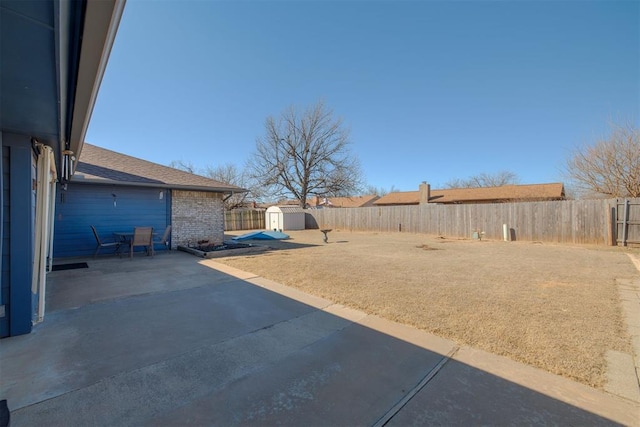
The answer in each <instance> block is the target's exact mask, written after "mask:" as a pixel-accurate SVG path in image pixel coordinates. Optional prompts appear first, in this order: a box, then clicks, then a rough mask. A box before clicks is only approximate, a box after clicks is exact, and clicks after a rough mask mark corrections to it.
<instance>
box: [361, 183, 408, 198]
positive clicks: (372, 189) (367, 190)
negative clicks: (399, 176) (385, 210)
mask: <svg viewBox="0 0 640 427" xmlns="http://www.w3.org/2000/svg"><path fill="white" fill-rule="evenodd" d="M398 191H400V190H398V189H397V188H396V187H395V185H392V186H391V187H390V188H389V189H388V190H387V189H386V188H384V187H376V186H375V185H366V186H365V187H364V189H363V191H362V195H363V196H368V195H373V196H380V197H382V196H385V195H387V194H389V193H397V192H398Z"/></svg>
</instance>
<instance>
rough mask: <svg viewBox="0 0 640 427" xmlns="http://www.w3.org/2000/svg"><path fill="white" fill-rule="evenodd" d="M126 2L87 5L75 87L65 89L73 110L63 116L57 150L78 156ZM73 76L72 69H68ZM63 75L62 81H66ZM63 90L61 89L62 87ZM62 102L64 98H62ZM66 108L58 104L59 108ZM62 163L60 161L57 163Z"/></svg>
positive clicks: (107, 1)
mask: <svg viewBox="0 0 640 427" xmlns="http://www.w3.org/2000/svg"><path fill="white" fill-rule="evenodd" d="M125 3H126V0H101V1H88V2H86V10H85V17H84V26H83V30H82V42H81V46H80V54H79V58H77V74H76V79H75V82H74V83H75V87H73V88H71V87H69V88H67V92H68V93H69V94H70V96H69V97H68V98H67V99H66V101H67V102H72V103H73V104H72V106H73V108H72V109H71V110H70V111H69V115H68V116H67V117H66V119H67V121H68V123H66V124H65V125H66V126H64V128H66V129H68V131H65V133H67V132H68V135H66V138H61V140H60V145H61V146H60V149H61V150H65V149H69V150H71V151H72V152H73V153H74V154H75V157H76V158H79V157H80V152H81V151H82V145H83V143H84V139H85V136H86V133H87V129H88V126H89V120H90V119H91V114H92V112H93V107H94V105H95V101H96V97H97V95H98V90H99V89H100V84H101V83H102V77H103V76H104V72H105V69H106V66H107V61H108V59H109V55H110V53H111V48H112V46H113V42H114V40H115V37H116V33H117V29H118V25H119V24H120V19H121V17H122V12H123V10H124V6H125ZM68 72H69V73H73V72H74V70H68ZM65 77H66V76H62V75H61V78H65ZM63 87H64V86H63ZM62 98H63V99H65V97H62ZM66 107H67V106H65V105H61V108H66ZM60 161H61V160H60Z"/></svg>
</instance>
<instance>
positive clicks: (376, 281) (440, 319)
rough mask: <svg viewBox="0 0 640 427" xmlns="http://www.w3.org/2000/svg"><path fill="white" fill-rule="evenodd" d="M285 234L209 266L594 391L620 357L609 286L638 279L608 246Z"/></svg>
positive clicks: (617, 317)
mask: <svg viewBox="0 0 640 427" xmlns="http://www.w3.org/2000/svg"><path fill="white" fill-rule="evenodd" d="M239 234H242V232H234V233H231V234H230V235H239ZM288 234H289V235H290V236H291V239H289V240H286V241H279V242H276V241H261V242H257V241H255V242H254V243H260V244H264V245H269V246H272V247H274V248H275V249H277V250H273V251H268V252H262V253H259V254H254V255H249V256H237V257H226V258H219V259H217V261H220V262H222V263H224V264H227V265H230V266H233V267H236V268H240V269H242V270H245V271H249V272H252V273H255V274H257V275H260V276H263V277H266V278H268V279H271V280H275V281H277V282H280V283H283V284H286V285H288V286H292V287H295V288H298V289H301V290H303V291H306V292H308V293H311V294H315V295H318V296H321V297H324V298H327V299H329V300H332V301H334V302H337V303H340V304H344V305H347V306H350V307H353V308H356V309H360V310H363V311H365V312H367V313H370V314H376V315H379V316H382V317H385V318H387V319H390V320H394V321H397V322H402V323H406V324H409V325H413V326H415V327H418V328H420V329H423V330H425V331H428V332H431V333H433V334H436V335H439V336H442V337H445V338H449V339H452V340H454V341H456V342H458V343H461V344H466V345H469V346H473V347H476V348H481V349H483V350H487V351H489V352H492V353H496V354H500V355H504V356H507V357H510V358H512V359H514V360H518V361H521V362H524V363H528V364H530V365H533V366H536V367H539V368H542V369H545V370H547V371H549V372H552V373H555V374H560V375H563V376H566V377H569V378H572V379H575V380H578V381H580V382H583V383H585V384H588V385H591V386H595V387H603V385H604V382H605V378H606V361H605V353H606V351H607V350H617V351H621V352H626V353H630V352H631V348H630V341H629V336H628V333H627V330H626V327H625V326H624V322H623V319H622V314H621V306H620V302H619V297H618V291H617V288H616V283H615V279H616V278H631V277H636V276H637V275H638V271H637V270H636V269H635V267H634V266H633V264H632V262H631V261H630V259H629V257H628V256H627V255H626V254H625V251H624V250H621V249H619V248H595V247H576V246H560V245H551V244H540V243H530V242H527V243H525V242H509V243H507V242H499V241H484V240H483V241H477V240H454V239H442V238H436V237H432V236H426V235H420V234H408V233H393V234H386V233H356V232H340V231H333V232H331V233H330V234H329V243H328V244H324V243H323V242H322V234H321V233H320V232H319V231H318V230H305V231H297V232H296V231H292V232H288Z"/></svg>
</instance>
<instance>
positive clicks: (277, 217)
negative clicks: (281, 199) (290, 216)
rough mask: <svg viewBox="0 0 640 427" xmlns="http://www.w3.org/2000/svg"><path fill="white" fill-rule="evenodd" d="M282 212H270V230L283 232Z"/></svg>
mask: <svg viewBox="0 0 640 427" xmlns="http://www.w3.org/2000/svg"><path fill="white" fill-rule="evenodd" d="M282 216H283V215H282V212H269V223H268V224H267V225H268V228H269V230H282V228H283V227H282V222H283V221H282Z"/></svg>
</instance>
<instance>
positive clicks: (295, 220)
mask: <svg viewBox="0 0 640 427" xmlns="http://www.w3.org/2000/svg"><path fill="white" fill-rule="evenodd" d="M304 216H305V212H304V209H302V208H300V207H297V206H271V207H270V208H268V209H267V212H266V213H265V224H266V228H267V229H269V230H278V231H281V230H304Z"/></svg>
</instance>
